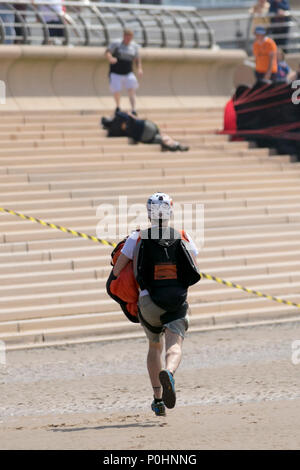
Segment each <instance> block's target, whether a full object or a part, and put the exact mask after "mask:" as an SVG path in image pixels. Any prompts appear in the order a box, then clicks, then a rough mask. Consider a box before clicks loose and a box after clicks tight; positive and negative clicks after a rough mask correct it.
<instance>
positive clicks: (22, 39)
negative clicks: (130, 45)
mask: <svg viewBox="0 0 300 470" xmlns="http://www.w3.org/2000/svg"><path fill="white" fill-rule="evenodd" d="M16 5H17V4H16V3H13V2H8V3H1V2H0V43H2V44H13V43H14V44H16V43H22V44H57V45H73V46H107V45H108V44H109V43H110V42H111V41H113V40H115V39H117V38H119V37H120V33H121V32H122V29H123V28H124V27H127V28H130V29H132V30H134V33H135V40H136V41H137V42H138V43H139V44H140V45H141V46H142V47H171V48H172V47H173V48H174V47H179V48H205V49H207V48H210V47H212V46H213V45H214V37H213V31H212V30H211V28H210V27H209V26H208V24H207V23H206V21H205V20H204V19H203V18H202V16H201V14H200V12H199V10H197V9H196V8H193V7H180V8H179V7H178V8H172V7H167V6H165V7H162V6H156V5H153V6H150V5H133V4H129V5H126V4H115V3H103V2H94V1H89V0H85V1H65V2H63V4H62V2H61V1H59V0H52V1H48V2H47V1H42V0H36V1H35V2H33V3H32V2H31V1H28V0H25V1H24V2H22V3H18V8H16Z"/></svg>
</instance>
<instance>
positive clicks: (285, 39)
mask: <svg viewBox="0 0 300 470" xmlns="http://www.w3.org/2000/svg"><path fill="white" fill-rule="evenodd" d="M204 18H205V21H206V22H207V23H208V24H209V26H210V28H212V30H213V31H214V36H215V41H216V44H218V45H219V46H220V47H221V48H239V49H244V50H245V51H246V52H247V53H248V54H249V55H251V54H252V45H253V41H254V39H255V38H254V29H255V26H256V25H259V24H262V25H263V26H264V27H265V29H266V30H267V34H268V36H270V37H272V38H273V39H274V41H275V42H276V43H277V45H278V46H279V47H282V48H283V49H284V50H285V52H287V53H289V52H300V10H292V11H290V12H288V14H287V15H286V17H285V18H281V19H280V21H278V18H277V17H276V15H274V14H269V15H266V16H264V17H260V16H258V15H252V14H250V13H237V14H231V15H227V14H226V15H214V16H205V17H204Z"/></svg>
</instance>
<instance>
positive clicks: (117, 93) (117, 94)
mask: <svg viewBox="0 0 300 470" xmlns="http://www.w3.org/2000/svg"><path fill="white" fill-rule="evenodd" d="M114 99H115V103H116V108H119V107H120V102H121V93H120V92H119V91H116V92H115V93H114Z"/></svg>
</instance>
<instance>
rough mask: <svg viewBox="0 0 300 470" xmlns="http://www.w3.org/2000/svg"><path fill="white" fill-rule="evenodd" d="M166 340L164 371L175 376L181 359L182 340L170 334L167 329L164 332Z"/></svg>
mask: <svg viewBox="0 0 300 470" xmlns="http://www.w3.org/2000/svg"><path fill="white" fill-rule="evenodd" d="M165 338H166V369H168V370H169V371H170V372H171V373H172V374H175V372H176V370H177V368H178V366H179V364H180V362H181V357H182V343H183V338H182V337H181V336H179V335H177V334H175V333H172V331H170V330H169V329H168V328H166V330H165Z"/></svg>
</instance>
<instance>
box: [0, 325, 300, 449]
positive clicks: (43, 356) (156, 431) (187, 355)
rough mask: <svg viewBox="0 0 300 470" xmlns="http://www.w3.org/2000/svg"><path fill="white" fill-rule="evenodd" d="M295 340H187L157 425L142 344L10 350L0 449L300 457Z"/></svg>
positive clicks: (271, 331) (201, 336)
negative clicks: (251, 452) (171, 397)
mask: <svg viewBox="0 0 300 470" xmlns="http://www.w3.org/2000/svg"><path fill="white" fill-rule="evenodd" d="M299 339H300V325H299V324H297V323H285V324H277V325H272V326H271V325H270V326H257V327H245V328H234V329H228V330H225V329H224V330H215V331H207V332H198V333H196V332H194V333H189V334H188V336H187V338H186V340H185V343H184V356H183V360H182V363H181V365H180V368H179V369H178V371H177V373H176V377H175V378H176V389H177V404H176V407H175V408H174V409H172V410H168V411H167V416H166V417H164V418H158V417H156V416H155V415H154V414H153V413H152V411H151V409H150V404H151V401H152V390H151V387H150V382H149V379H148V375H147V372H146V362H145V360H146V352H147V343H146V340H145V339H132V340H122V341H118V342H107V343H101V342H99V343H91V344H81V345H73V346H60V347H51V348H44V349H43V348H42V349H35V350H34V349H32V350H23V351H21V350H20V351H8V352H7V357H6V359H7V360H6V366H4V365H1V366H0V449H97V450H110V449H111V450H114V449H119V450H139V449H141V450H142V449H147V450H150V449H154V450H159V449H169V450H180V449H186V450H188V449H199V450H201V449H212V450H215V449H299V447H300V426H299V412H300V364H299V365H297V364H294V363H293V362H292V352H293V350H292V343H293V342H294V341H296V340H299Z"/></svg>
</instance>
